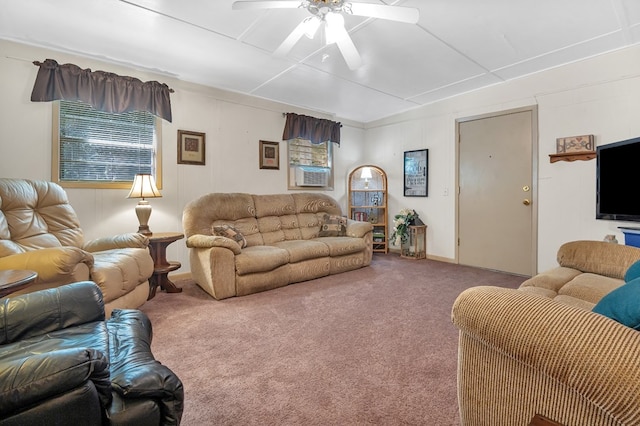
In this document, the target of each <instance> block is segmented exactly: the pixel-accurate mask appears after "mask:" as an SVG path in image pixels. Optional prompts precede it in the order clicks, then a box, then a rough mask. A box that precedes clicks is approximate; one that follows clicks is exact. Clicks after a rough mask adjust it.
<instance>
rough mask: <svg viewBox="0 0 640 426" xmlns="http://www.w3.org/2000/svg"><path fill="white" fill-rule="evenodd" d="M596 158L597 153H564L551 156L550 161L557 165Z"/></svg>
mask: <svg viewBox="0 0 640 426" xmlns="http://www.w3.org/2000/svg"><path fill="white" fill-rule="evenodd" d="M594 158H596V152H595V151H584V152H563V153H561V154H549V161H551V162H552V163H555V162H556V161H576V160H583V161H586V160H593V159H594Z"/></svg>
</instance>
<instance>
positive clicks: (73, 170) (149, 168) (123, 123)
mask: <svg viewBox="0 0 640 426" xmlns="http://www.w3.org/2000/svg"><path fill="white" fill-rule="evenodd" d="M59 123H60V129H59V132H60V153H59V156H60V161H59V168H60V169H59V173H60V181H66V182H132V181H133V178H134V176H135V175H136V173H150V174H155V147H156V118H155V117H154V116H153V115H152V114H151V113H149V112H142V111H135V112H126V113H108V112H102V111H97V110H95V109H93V108H92V107H91V106H89V105H88V104H85V103H83V102H70V101H60V120H59Z"/></svg>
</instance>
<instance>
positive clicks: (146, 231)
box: [138, 225, 153, 235]
mask: <svg viewBox="0 0 640 426" xmlns="http://www.w3.org/2000/svg"><path fill="white" fill-rule="evenodd" d="M138 234H142V235H153V232H151V230H150V229H149V225H140V226H139V227H138Z"/></svg>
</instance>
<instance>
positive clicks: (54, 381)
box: [0, 281, 184, 426]
mask: <svg viewBox="0 0 640 426" xmlns="http://www.w3.org/2000/svg"><path fill="white" fill-rule="evenodd" d="M151 338H152V329H151V322H150V321H149V319H148V318H147V316H146V315H145V314H144V313H143V312H141V311H138V310H133V309H122V310H118V309H116V310H114V311H113V313H112V315H111V318H110V319H108V320H105V311H104V304H103V300H102V292H101V291H100V289H99V288H98V287H97V286H96V285H95V284H94V283H93V282H90V281H85V282H79V283H74V284H68V285H64V286H60V287H58V288H53V289H48V290H42V291H36V292H34V293H30V294H24V295H20V296H16V297H8V298H5V299H3V300H0V425H2V426H6V425H20V426H24V425H47V426H51V425H73V426H79V425H136V426H140V425H179V424H180V420H181V418H182V411H183V403H184V391H183V388H182V382H181V381H180V379H179V378H178V377H177V376H176V375H175V374H174V373H173V372H172V371H171V370H170V369H169V368H167V367H166V366H164V365H162V364H160V363H159V362H158V361H156V360H155V358H154V357H153V354H152V353H151Z"/></svg>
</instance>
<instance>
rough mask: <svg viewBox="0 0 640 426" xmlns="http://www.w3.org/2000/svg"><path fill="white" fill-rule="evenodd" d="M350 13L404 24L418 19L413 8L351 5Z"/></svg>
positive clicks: (412, 22)
mask: <svg viewBox="0 0 640 426" xmlns="http://www.w3.org/2000/svg"><path fill="white" fill-rule="evenodd" d="M275 3H278V2H275ZM351 13H352V14H353V15H358V16H367V17H370V18H380V19H387V20H390V21H398V22H406V23H408V24H415V23H417V22H418V19H419V18H420V11H419V10H418V9H416V8H415V7H402V6H387V5H382V4H371V3H351Z"/></svg>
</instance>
